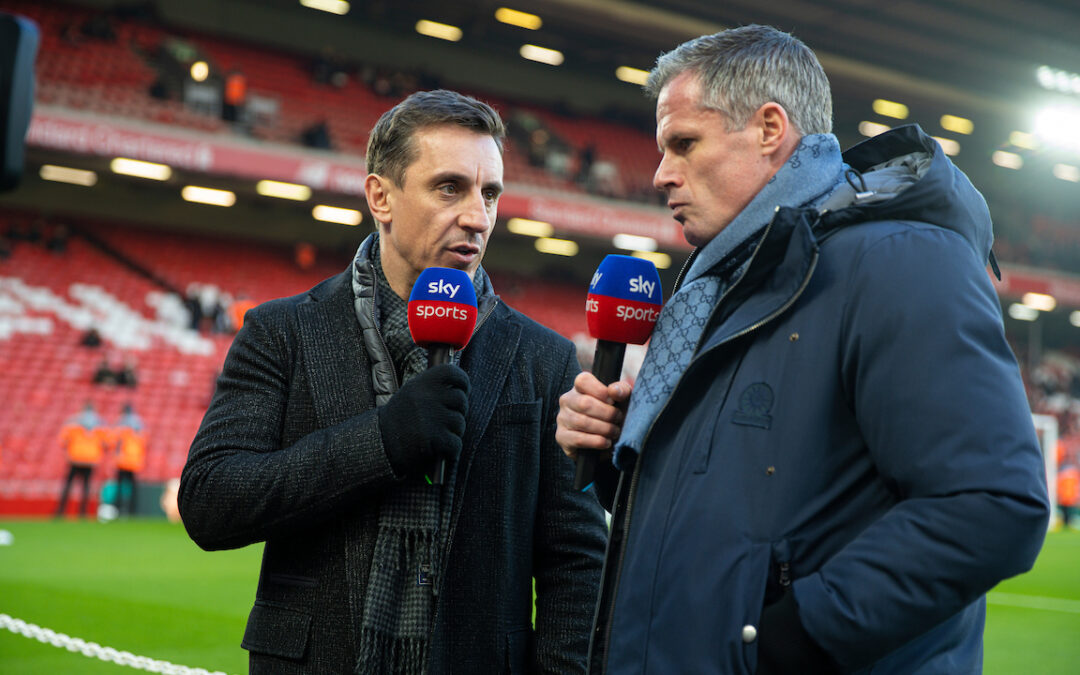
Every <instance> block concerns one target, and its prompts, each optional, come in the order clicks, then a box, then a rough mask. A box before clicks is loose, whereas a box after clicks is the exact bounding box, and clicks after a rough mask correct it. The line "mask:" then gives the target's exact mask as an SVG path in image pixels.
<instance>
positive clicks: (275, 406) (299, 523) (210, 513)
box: [179, 302, 395, 550]
mask: <svg viewBox="0 0 1080 675" xmlns="http://www.w3.org/2000/svg"><path fill="white" fill-rule="evenodd" d="M292 310H293V306H292V305H288V304H285V303H283V302H273V303H268V304H267V305H263V306H261V307H259V308H256V309H254V310H251V311H250V312H249V313H248V315H247V319H246V321H245V323H244V327H243V329H242V330H241V331H240V332H239V333H238V334H237V336H236V339H235V341H234V342H233V345H232V347H231V348H230V350H229V354H228V356H227V357H226V359H225V365H224V368H223V371H222V374H221V376H220V377H219V378H218V383H217V391H216V393H215V394H214V398H213V401H212V402H211V404H210V408H209V410H207V412H206V416H205V417H204V418H203V422H202V426H201V427H200V428H199V431H198V433H197V435H196V436H195V440H194V441H193V442H192V445H191V450H190V452H189V455H188V460H187V464H186V465H185V466H184V470H183V473H182V475H181V481H180V494H179V507H180V515H181V518H182V519H183V522H184V526H185V527H186V528H187V531H188V534H189V535H190V536H191V538H192V539H193V540H194V541H195V542H196V543H197V544H198V545H199V546H201V547H202V548H204V549H207V550H212V549H227V548H238V547H241V546H246V545H248V544H251V543H255V542H259V541H264V540H266V539H267V538H269V537H271V536H276V535H282V534H290V533H294V532H298V531H302V530H303V529H304V528H306V527H310V526H312V525H314V524H317V523H321V522H323V521H325V520H327V519H329V518H330V517H332V516H333V515H334V514H335V513H339V512H340V509H341V508H343V507H346V506H349V505H351V504H353V503H355V502H356V501H357V500H358V499H360V498H361V497H362V496H363V495H365V494H370V493H372V492H373V491H376V490H380V489H381V488H382V487H384V486H386V485H389V484H391V483H392V482H393V481H394V480H395V478H394V475H393V471H392V469H391V467H390V464H389V462H388V461H387V458H386V453H385V452H384V450H383V448H382V441H381V438H380V434H379V428H378V423H377V419H376V413H375V410H374V409H372V410H368V411H366V412H364V413H361V414H357V415H354V416H352V417H349V418H347V419H345V420H344V421H342V422H340V423H338V424H336V425H333V426H329V427H327V428H323V429H318V430H315V431H310V433H306V435H303V436H301V437H300V438H299V439H298V440H295V441H293V442H290V444H289V445H288V446H286V445H285V441H284V440H283V439H284V438H285V435H286V432H285V429H286V425H287V424H296V421H297V418H303V417H305V416H307V417H309V418H311V419H313V417H314V412H313V411H311V410H310V409H308V410H303V409H297V403H296V402H295V401H290V398H291V397H292V396H293V395H294V394H295V389H296V383H295V382H294V379H295V377H296V375H295V369H294V363H295V361H296V358H297V356H296V352H297V348H296V346H295V345H294V344H292V343H291V338H292V336H293V332H292V331H290V330H289V319H290V317H291V316H292V314H291V311H292ZM298 398H302V397H298ZM308 406H309V408H310V403H309V404H308ZM301 408H302V405H301ZM309 426H310V427H311V428H314V426H315V424H314V422H313V421H312V422H311V423H310V425H309Z"/></svg>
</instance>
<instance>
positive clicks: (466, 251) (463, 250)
mask: <svg viewBox="0 0 1080 675" xmlns="http://www.w3.org/2000/svg"><path fill="white" fill-rule="evenodd" d="M446 250H447V251H448V252H449V253H450V254H451V256H452V257H453V258H454V260H455V261H456V262H458V263H465V264H467V263H471V262H472V261H473V260H475V259H476V257H477V256H479V255H480V247H479V246H477V245H476V244H468V243H463V244H455V245H453V246H447V247H446Z"/></svg>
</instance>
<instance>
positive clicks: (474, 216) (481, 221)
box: [458, 190, 494, 234]
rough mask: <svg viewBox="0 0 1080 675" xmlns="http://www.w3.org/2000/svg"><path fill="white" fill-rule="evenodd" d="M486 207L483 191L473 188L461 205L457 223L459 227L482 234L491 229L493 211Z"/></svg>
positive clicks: (487, 205)
mask: <svg viewBox="0 0 1080 675" xmlns="http://www.w3.org/2000/svg"><path fill="white" fill-rule="evenodd" d="M488 209H489V204H488V202H487V200H486V199H484V193H483V191H482V190H474V191H473V192H472V194H471V195H469V198H468V199H467V200H465V202H464V204H463V205H462V211H461V215H460V216H459V217H458V223H460V225H461V227H463V228H464V229H466V230H469V231H470V232H478V233H481V234H482V233H484V232H486V231H487V230H489V229H491V221H492V220H493V219H494V218H493V213H491V212H490V211H489V210H488Z"/></svg>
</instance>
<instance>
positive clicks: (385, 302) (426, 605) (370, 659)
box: [353, 238, 484, 675]
mask: <svg viewBox="0 0 1080 675" xmlns="http://www.w3.org/2000/svg"><path fill="white" fill-rule="evenodd" d="M371 258H372V260H371V265H372V268H373V270H374V273H375V280H376V289H375V303H376V309H377V316H378V322H379V325H380V330H381V332H382V336H383V340H384V341H385V342H386V347H387V350H388V351H389V352H390V358H391V360H392V361H393V363H394V369H395V370H396V371H397V373H398V375H399V377H400V378H401V381H402V382H407V381H409V380H410V379H412V378H413V377H415V376H416V375H418V374H419V373H421V372H423V371H424V370H425V369H426V368H427V350H426V349H424V348H422V347H418V346H417V345H416V344H415V343H414V342H413V341H412V336H411V334H410V333H409V323H408V305H407V303H406V301H405V300H403V299H401V298H400V297H398V295H397V294H396V293H394V291H393V289H392V288H391V287H390V284H389V282H388V281H387V280H386V275H385V274H383V271H382V264H381V262H380V259H379V242H378V238H376V239H375V241H374V242H373V243H372V246H371ZM357 274H358V272H357V271H356V266H355V265H354V266H353V278H354V282H356V280H357ZM473 283H474V286H476V285H479V289H478V290H477V296H479V295H480V293H481V291H482V290H483V288H484V282H483V271H481V270H478V271H477V273H476V275H475V279H474V282H473ZM354 287H356V283H354ZM354 304H356V305H357V307H359V305H360V303H354ZM457 356H458V355H457V354H455V361H456V357H457ZM448 468H449V472H448V476H447V480H446V484H445V485H443V486H441V487H440V486H435V485H429V484H427V482H426V481H424V480H423V479H410V480H407V481H405V482H403V483H401V484H399V485H397V486H395V488H394V489H393V490H392V491H390V492H388V493H387V495H386V497H385V498H384V499H383V501H382V503H381V504H380V506H379V517H378V528H379V529H378V534H377V536H376V541H375V551H374V554H373V556H372V563H371V571H370V573H369V574H368V582H367V593H366V596H365V598H364V613H363V618H362V620H361V627H360V655H359V658H358V660H357V663H356V668H355V672H357V673H364V674H365V675H366V674H369V673H370V674H379V675H381V674H384V673H385V674H396V673H410V674H411V673H417V674H419V673H423V672H424V671H425V669H426V667H427V662H428V652H429V637H430V634H431V629H432V621H433V618H434V613H435V603H436V600H437V598H438V594H439V590H440V583H441V579H439V575H438V571H439V570H441V569H442V555H443V552H444V551H445V550H446V546H447V533H448V532H449V525H450V511H451V504H452V500H453V493H454V477H455V475H456V473H457V464H456V463H451V464H450V466H449V467H448Z"/></svg>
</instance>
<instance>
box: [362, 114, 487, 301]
mask: <svg viewBox="0 0 1080 675" xmlns="http://www.w3.org/2000/svg"><path fill="white" fill-rule="evenodd" d="M413 143H414V145H415V149H416V159H415V160H414V161H413V163H412V164H410V165H409V166H408V168H407V169H405V176H404V179H403V181H402V182H403V184H402V185H397V184H396V183H394V181H392V180H390V179H388V178H386V177H385V176H381V177H378V184H379V185H380V186H382V193H381V194H382V196H383V197H384V200H383V202H382V207H380V206H379V204H373V203H372V191H371V187H370V185H371V180H372V179H371V177H369V179H368V180H369V190H368V201H369V205H371V206H372V214H373V215H375V217H376V218H377V219H378V220H379V222H380V225H381V235H380V242H381V249H380V254H381V257H382V265H383V271H384V272H385V273H386V278H387V280H388V281H389V282H390V285H391V287H392V288H393V289H394V291H395V292H397V294H398V295H400V296H401V297H403V298H406V299H407V298H408V296H409V293H410V292H411V290H412V285H413V282H415V281H416V278H417V277H418V276H420V273H421V272H423V271H424V269H425V268H428V267H452V268H455V269H459V270H463V271H465V272H467V273H468V274H469V276H470V277H471V276H472V275H473V274H474V273H475V272H476V269H477V268H478V267H479V266H480V261H481V260H482V259H483V257H484V250H485V249H486V247H487V241H488V236H489V235H490V234H491V228H492V227H493V226H494V225H495V215H496V209H497V207H498V203H499V195H501V194H502V191H503V181H502V179H503V163H502V155H501V154H500V153H499V147H498V145H496V143H495V139H493V138H492V137H491V136H489V135H487V134H484V133H478V132H476V131H472V130H470V129H466V128H464V127H461V126H457V125H454V124H442V125H437V126H431V127H426V128H423V129H420V130H418V131H417V132H416V133H415V134H414V136H413ZM376 201H378V200H377V199H376Z"/></svg>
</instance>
